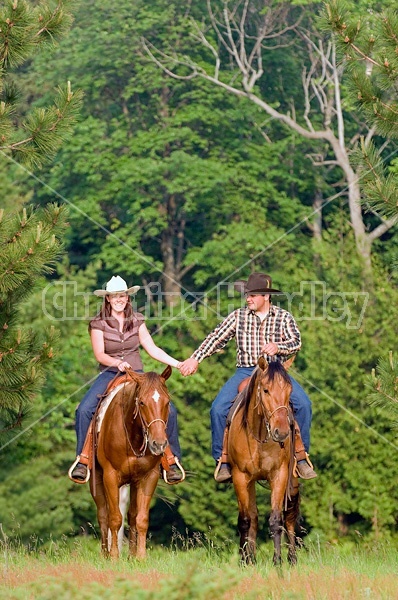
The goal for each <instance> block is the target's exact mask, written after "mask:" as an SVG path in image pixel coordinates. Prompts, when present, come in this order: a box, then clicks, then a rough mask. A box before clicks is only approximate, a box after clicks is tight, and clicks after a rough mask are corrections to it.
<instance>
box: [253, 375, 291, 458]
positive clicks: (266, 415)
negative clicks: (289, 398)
mask: <svg viewBox="0 0 398 600" xmlns="http://www.w3.org/2000/svg"><path fill="white" fill-rule="evenodd" d="M259 379H260V380H259V382H258V384H257V389H256V404H255V406H254V410H255V409H257V411H258V415H259V416H260V418H261V420H262V421H263V423H265V430H266V434H265V438H264V439H260V438H259V437H257V436H256V435H255V433H254V432H253V431H252V430H251V428H250V433H251V435H252V436H253V437H254V439H255V440H256V442H258V443H259V444H266V443H267V442H268V441H269V440H270V439H271V438H272V435H271V419H272V417H273V416H274V415H275V413H277V412H278V411H279V410H286V415H287V420H288V424H289V427H291V425H292V413H291V409H290V407H289V406H285V405H284V404H282V405H281V406H277V407H276V408H275V410H273V411H272V412H270V411H267V409H266V408H265V406H264V404H263V402H262V400H261V378H259ZM279 444H280V446H281V448H283V447H284V442H279Z"/></svg>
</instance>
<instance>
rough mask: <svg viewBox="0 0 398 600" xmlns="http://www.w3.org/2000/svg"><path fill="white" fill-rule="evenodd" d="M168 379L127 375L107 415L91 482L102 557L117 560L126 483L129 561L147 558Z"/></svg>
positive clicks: (163, 438) (163, 439)
mask: <svg viewBox="0 0 398 600" xmlns="http://www.w3.org/2000/svg"><path fill="white" fill-rule="evenodd" d="M170 375H171V367H169V366H168V367H167V368H166V369H165V370H164V371H163V373H162V374H161V375H158V374H157V373H154V372H148V373H142V374H141V373H135V372H134V371H132V370H128V376H129V377H128V379H129V381H127V382H126V383H124V384H122V385H121V386H120V389H118V391H117V392H116V394H115V396H114V398H113V399H112V401H111V403H110V404H109V406H108V408H107V410H106V412H105V416H104V418H103V421H102V424H101V429H100V432H99V434H98V440H97V455H96V463H95V469H94V473H93V477H91V479H90V491H91V495H92V496H93V499H94V501H95V503H96V505H97V518H98V523H99V526H100V530H101V550H102V553H103V555H104V556H110V557H111V558H115V559H116V558H118V557H119V548H118V531H119V529H120V527H121V526H122V524H123V517H122V514H121V512H120V509H119V488H120V487H121V486H123V485H125V484H127V483H129V484H130V505H129V509H128V517H127V519H128V525H129V555H130V556H131V557H136V558H140V559H142V558H145V555H146V536H147V532H148V525H149V508H150V503H151V499H152V496H153V494H154V492H155V488H156V485H157V483H158V479H159V475H160V460H161V456H162V454H163V452H164V451H165V449H166V447H167V445H168V440H167V436H166V424H167V419H168V415H169V404H170V397H169V394H168V391H167V387H166V384H165V382H166V380H167V379H168V378H169V377H170ZM108 529H109V534H110V548H109V550H108Z"/></svg>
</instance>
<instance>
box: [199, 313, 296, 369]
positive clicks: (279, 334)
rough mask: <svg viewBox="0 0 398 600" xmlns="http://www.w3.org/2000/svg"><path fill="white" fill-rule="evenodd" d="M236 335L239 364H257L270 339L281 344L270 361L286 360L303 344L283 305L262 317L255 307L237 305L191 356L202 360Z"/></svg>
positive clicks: (250, 365)
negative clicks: (238, 306) (256, 312)
mask: <svg viewBox="0 0 398 600" xmlns="http://www.w3.org/2000/svg"><path fill="white" fill-rule="evenodd" d="M233 337H234V338H236V366H237V367H254V366H255V365H256V364H257V361H258V359H259V357H260V356H261V354H262V352H261V350H262V348H263V347H264V346H265V344H267V343H269V342H274V343H275V344H277V345H278V354H276V355H275V356H269V357H268V361H272V360H279V361H280V362H285V360H287V359H288V357H289V356H290V355H291V354H295V353H296V352H298V351H299V350H300V348H301V336H300V331H299V330H298V327H297V324H296V321H295V320H294V318H293V317H292V315H291V314H290V313H289V312H288V311H287V310H284V309H283V308H278V307H277V306H272V305H271V306H270V309H269V312H268V314H267V316H266V317H265V319H264V320H263V321H261V320H260V317H258V316H257V315H256V314H255V313H254V311H252V310H249V309H248V308H247V307H246V308H238V309H237V310H234V312H232V313H230V314H229V315H228V317H226V318H225V319H224V321H222V322H221V323H220V324H219V325H217V327H216V328H215V329H213V331H212V332H211V333H209V335H208V336H207V337H206V339H205V340H203V342H202V343H201V345H200V346H199V348H198V349H197V350H195V352H194V353H193V354H192V357H193V358H195V359H196V360H197V361H199V362H201V361H202V360H203V359H204V358H207V357H208V356H211V355H212V354H214V353H215V352H220V350H222V349H223V348H224V346H226V345H227V343H228V342H229V340H230V339H232V338H233Z"/></svg>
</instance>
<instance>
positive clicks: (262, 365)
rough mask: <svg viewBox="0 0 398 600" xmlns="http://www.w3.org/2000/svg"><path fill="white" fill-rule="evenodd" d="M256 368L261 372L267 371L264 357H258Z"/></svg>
mask: <svg viewBox="0 0 398 600" xmlns="http://www.w3.org/2000/svg"><path fill="white" fill-rule="evenodd" d="M257 364H258V366H259V367H260V369H261V370H262V371H266V370H267V369H268V362H267V361H266V360H265V358H264V356H262V355H261V356H260V358H259V359H258V362H257Z"/></svg>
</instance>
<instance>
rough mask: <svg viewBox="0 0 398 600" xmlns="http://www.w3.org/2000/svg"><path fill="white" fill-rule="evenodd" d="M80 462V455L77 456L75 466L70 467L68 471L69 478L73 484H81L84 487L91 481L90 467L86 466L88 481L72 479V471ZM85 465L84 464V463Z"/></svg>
mask: <svg viewBox="0 0 398 600" xmlns="http://www.w3.org/2000/svg"><path fill="white" fill-rule="evenodd" d="M79 462H80V454H79V455H78V456H76V460H75V462H74V463H73V465H72V466H71V467H70V469H69V471H68V477H69V479H70V480H71V481H73V483H80V484H81V485H83V484H84V483H87V481H88V480H89V479H90V475H91V471H90V469H89V468H88V465H86V467H87V475H86V479H84V480H82V479H74V478H73V477H72V471H73V469H74V468H75V467H76V465H77V463H79ZM82 464H83V463H82Z"/></svg>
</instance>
